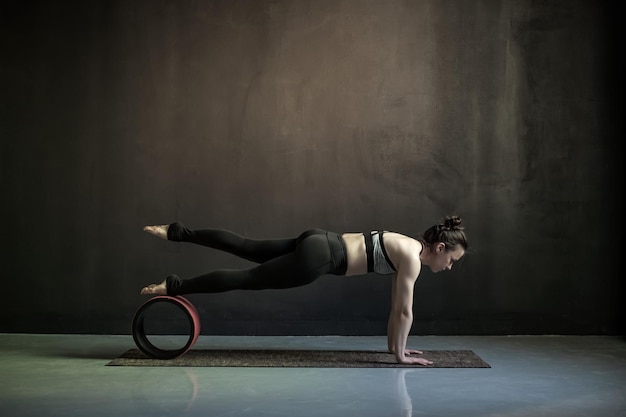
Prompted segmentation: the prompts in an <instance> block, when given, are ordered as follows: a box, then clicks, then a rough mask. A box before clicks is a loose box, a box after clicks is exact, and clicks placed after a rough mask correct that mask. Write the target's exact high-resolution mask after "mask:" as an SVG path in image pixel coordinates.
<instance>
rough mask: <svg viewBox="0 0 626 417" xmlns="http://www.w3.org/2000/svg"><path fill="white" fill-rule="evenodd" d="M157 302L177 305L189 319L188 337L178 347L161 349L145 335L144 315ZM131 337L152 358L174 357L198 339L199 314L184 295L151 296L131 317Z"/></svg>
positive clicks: (189, 347) (185, 350) (186, 349)
mask: <svg viewBox="0 0 626 417" xmlns="http://www.w3.org/2000/svg"><path fill="white" fill-rule="evenodd" d="M158 303H169V304H173V305H174V306H176V307H178V308H179V309H180V310H182V311H183V313H184V314H185V316H186V317H187V319H188V320H189V326H190V331H189V339H188V340H187V343H186V344H185V346H183V347H181V348H180V349H162V348H160V347H157V346H155V345H154V344H153V343H152V342H150V340H149V339H148V336H147V335H146V329H145V323H144V321H145V315H146V312H147V311H148V310H149V309H150V308H152V307H154V306H155V305H156V304H158ZM132 333H133V339H135V344H136V345H137V347H138V348H139V350H141V351H142V352H143V353H145V354H146V355H148V356H150V357H152V358H154V359H174V358H176V357H178V356H180V355H182V354H183V353H185V352H187V351H188V350H189V349H191V347H192V346H193V345H194V343H196V340H198V336H199V335H200V316H199V315H198V311H197V310H196V308H195V307H194V306H193V304H191V302H190V301H189V300H187V299H186V298H184V297H181V296H176V297H170V296H169V295H161V296H158V297H153V298H151V299H149V300H148V301H146V302H145V303H144V304H143V305H142V306H141V307H139V310H137V312H136V313H135V317H134V318H133V328H132Z"/></svg>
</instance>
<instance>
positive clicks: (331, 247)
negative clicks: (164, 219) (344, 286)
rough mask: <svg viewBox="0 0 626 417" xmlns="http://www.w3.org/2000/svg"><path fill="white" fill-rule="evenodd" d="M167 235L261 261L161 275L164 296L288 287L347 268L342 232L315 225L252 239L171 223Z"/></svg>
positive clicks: (170, 238)
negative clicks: (192, 274)
mask: <svg viewBox="0 0 626 417" xmlns="http://www.w3.org/2000/svg"><path fill="white" fill-rule="evenodd" d="M167 238H168V240H172V241H175V242H190V243H196V244H198V245H203V246H208V247H210V248H213V249H219V250H222V251H225V252H228V253H232V254H233V255H236V256H238V257H240V258H243V259H246V260H248V261H251V262H255V263H258V264H260V265H257V266H255V267H253V268H250V269H243V270H241V269H220V270H216V271H212V272H209V273H207V274H204V275H201V276H199V277H196V278H191V279H187V280H182V279H180V278H179V277H178V276H176V275H170V276H169V277H167V280H166V282H167V294H168V295H182V294H191V293H216V292H224V291H231V290H263V289H282V288H293V287H299V286H302V285H306V284H310V283H311V282H313V281H315V280H316V279H317V278H319V277H320V276H322V275H324V274H333V275H345V273H346V269H347V259H346V250H345V244H344V242H343V239H342V238H341V236H340V235H338V234H337V233H333V232H328V231H325V230H320V229H312V230H307V231H306V232H304V233H302V234H301V235H300V236H299V237H297V238H294V239H276V240H254V239H247V238H245V237H243V236H239V235H237V234H235V233H233V232H230V231H227V230H189V229H187V228H186V227H184V226H183V225H182V224H181V223H173V224H171V225H170V226H169V228H168V231H167Z"/></svg>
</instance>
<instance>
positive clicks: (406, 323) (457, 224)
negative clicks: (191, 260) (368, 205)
mask: <svg viewBox="0 0 626 417" xmlns="http://www.w3.org/2000/svg"><path fill="white" fill-rule="evenodd" d="M144 230H145V231H146V232H149V233H151V234H153V235H156V236H158V237H160V238H162V239H166V240H171V241H175V242H190V243H196V244H199V245H204V246H208V247H210V248H214V249H219V250H223V251H226V252H229V253H232V254H234V255H237V256H239V257H241V258H244V259H247V260H249V261H252V262H255V263H258V264H259V265H257V266H255V267H253V268H251V269H246V270H225V269H222V270H216V271H212V272H209V273H207V274H205V275H202V276H199V277H196V278H192V279H188V280H182V279H180V278H179V277H178V276H176V275H170V276H169V277H167V278H166V279H165V280H164V281H163V282H162V283H160V284H152V285H149V286H147V287H144V288H143V289H142V290H141V293H142V294H158V295H182V294H190V293H216V292H223V291H231V290H261V289H280V288H293V287H298V286H302V285H306V284H309V283H311V282H313V281H314V280H315V279H317V278H319V277H320V276H322V275H324V274H332V275H346V276H350V275H363V274H366V273H368V272H375V273H377V274H380V275H387V274H389V275H392V290H391V313H390V314H389V322H388V331H387V343H388V347H389V351H390V352H392V353H394V354H395V357H396V360H397V361H398V363H401V364H421V365H430V364H431V363H432V362H430V361H428V360H426V359H423V358H416V357H412V356H410V355H411V354H421V353H422V352H420V351H417V350H408V349H407V348H406V342H407V338H408V335H409V331H410V329H411V325H412V323H413V309H412V307H413V287H414V285H415V281H416V280H417V277H418V276H419V274H420V271H421V269H422V265H427V266H429V267H430V269H431V270H432V271H433V272H440V271H445V270H450V269H452V265H453V264H454V263H455V262H457V261H458V260H459V259H461V258H462V257H463V255H464V254H465V251H466V250H467V239H466V237H465V233H464V232H463V228H462V227H461V219H460V218H459V217H457V216H453V217H446V218H445V219H444V221H443V222H442V223H440V224H436V225H434V226H432V227H431V228H429V229H428V230H426V232H424V234H423V235H422V236H421V237H420V238H418V239H413V238H411V237H409V236H406V235H403V234H400V233H394V232H382V231H373V232H370V233H344V234H341V235H339V234H337V233H333V232H328V231H325V230H319V229H313V230H307V231H306V232H304V233H302V234H301V235H300V236H299V237H297V238H295V239H278V240H253V239H247V238H244V237H242V236H239V235H237V234H235V233H232V232H230V231H226V230H190V229H187V228H186V227H184V226H183V225H182V224H181V223H172V224H170V225H162V226H146V227H145V228H144Z"/></svg>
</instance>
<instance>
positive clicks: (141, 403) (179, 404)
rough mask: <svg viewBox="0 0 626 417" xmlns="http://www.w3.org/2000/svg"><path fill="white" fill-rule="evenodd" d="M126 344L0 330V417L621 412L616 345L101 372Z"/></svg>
mask: <svg viewBox="0 0 626 417" xmlns="http://www.w3.org/2000/svg"><path fill="white" fill-rule="evenodd" d="M385 343H386V342H385V338H384V337H209V336H206V337H201V338H200V339H199V340H198V343H196V345H195V346H194V348H198V349H201V348H212V347H214V348H250V347H260V348H285V347H289V348H302V349H380V348H384V347H385ZM133 347H135V346H134V343H133V341H132V338H131V337H130V336H88V335H16V334H0V416H3V417H5V416H6V417H9V416H11V417H17V416H152V417H154V416H255V417H260V416H291V417H293V416H352V415H355V416H379V417H381V416H385V417H386V416H410V415H415V416H464V417H469V416H569V417H576V416H594V417H597V416H607V417H608V416H626V399H625V397H626V342H625V341H624V339H623V338H611V337H595V336H582V337H565V336H561V337H559V336H528V337H527V336H513V337H435V336H429V337H411V339H410V347H411V348H423V349H471V350H473V351H474V352H476V353H477V354H478V355H479V356H481V357H482V358H483V359H484V360H485V361H487V362H488V363H489V364H490V365H491V366H492V368H490V369H423V368H422V369H420V368H415V369H293V368H292V369H281V368H270V369H268V368H156V367H155V368H146V367H143V368H139V367H111V366H105V365H106V363H108V362H109V360H111V359H113V358H114V357H116V356H118V355H119V354H121V353H123V352H124V351H126V350H127V349H130V348H133Z"/></svg>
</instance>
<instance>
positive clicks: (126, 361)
mask: <svg viewBox="0 0 626 417" xmlns="http://www.w3.org/2000/svg"><path fill="white" fill-rule="evenodd" d="M423 352H424V353H423V355H421V356H422V357H423V358H425V359H428V360H430V361H433V364H432V365H428V366H421V365H401V364H398V363H396V360H395V357H394V356H393V355H392V354H390V353H388V352H383V351H371V350H358V351H354V350H280V349H274V350H239V349H220V350H193V349H192V350H190V351H188V352H187V353H185V354H184V355H182V356H179V357H177V358H175V359H167V360H160V359H152V358H149V357H148V356H146V355H144V354H143V353H142V352H141V351H139V350H138V349H130V350H128V351H126V352H125V353H124V354H122V355H121V356H119V357H118V358H116V359H114V360H112V361H111V362H109V363H108V364H107V365H109V366H189V367H260V368H261V367H278V368H280V367H283V368H408V367H416V366H417V367H422V368H490V366H489V364H487V363H486V362H485V361H483V360H482V359H481V358H480V357H479V356H478V355H476V354H475V353H474V352H473V351H471V350H425V351H423Z"/></svg>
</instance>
